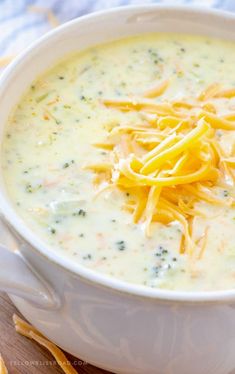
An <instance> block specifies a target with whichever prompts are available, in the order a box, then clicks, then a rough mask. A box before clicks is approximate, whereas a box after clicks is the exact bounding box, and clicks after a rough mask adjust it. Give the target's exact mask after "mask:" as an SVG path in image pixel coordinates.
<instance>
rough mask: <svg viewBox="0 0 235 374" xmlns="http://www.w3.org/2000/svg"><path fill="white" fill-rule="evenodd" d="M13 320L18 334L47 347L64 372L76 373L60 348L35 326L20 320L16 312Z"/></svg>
mask: <svg viewBox="0 0 235 374" xmlns="http://www.w3.org/2000/svg"><path fill="white" fill-rule="evenodd" d="M13 322H14V324H15V329H16V331H17V332H18V333H19V334H21V335H24V336H26V337H27V338H30V339H32V340H34V341H36V342H37V343H39V344H40V345H42V346H43V347H45V348H46V349H48V351H49V352H50V353H51V354H52V356H53V357H54V358H55V359H56V361H57V363H58V365H59V366H60V367H61V369H62V370H63V372H64V373H65V374H77V371H76V370H75V369H74V368H73V366H72V365H71V363H70V362H69V361H68V359H67V358H66V356H65V355H64V353H63V352H62V351H61V349H60V348H58V347H57V346H56V345H55V344H54V343H52V342H50V341H49V340H48V339H46V338H45V337H44V336H43V335H42V334H41V333H40V332H39V331H38V330H37V329H35V327H33V326H32V325H30V324H29V323H27V322H25V321H24V320H22V319H21V318H20V317H18V316H17V315H16V314H14V315H13ZM3 373H4V372H3Z"/></svg>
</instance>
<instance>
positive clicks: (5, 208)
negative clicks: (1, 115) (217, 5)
mask: <svg viewBox="0 0 235 374" xmlns="http://www.w3.org/2000/svg"><path fill="white" fill-rule="evenodd" d="M151 9H152V10H166V11H171V12H174V11H177V12H182V13H184V12H189V13H191V14H197V15H198V14H199V15H200V14H202V15H207V16H210V15H214V16H217V17H218V18H221V19H224V20H233V21H235V14H233V13H231V12H228V11H225V10H220V9H211V8H206V7H205V8H202V7H200V8H199V6H187V5H162V4H147V5H129V6H122V7H115V8H111V9H107V10H103V11H99V12H94V13H91V14H88V15H85V16H82V17H78V18H75V19H73V20H71V21H69V22H66V23H64V24H62V25H61V26H59V27H57V28H56V29H54V30H51V31H49V32H47V33H46V34H44V35H43V36H41V37H40V38H38V39H37V40H36V41H34V42H33V43H32V44H31V45H30V46H29V47H27V48H26V49H25V50H24V51H23V52H21V53H20V54H19V55H18V56H17V57H16V58H15V59H14V60H13V61H12V62H11V63H10V64H9V66H7V67H6V69H5V70H4V72H3V73H2V74H1V77H0V96H2V94H3V93H4V90H5V88H4V86H7V84H8V82H10V81H11V75H12V73H13V72H14V70H15V68H16V66H17V65H19V64H24V60H25V58H27V56H28V55H30V53H32V52H33V51H34V50H35V49H36V48H37V47H39V46H40V45H42V44H44V42H45V41H48V39H51V38H52V37H53V36H54V35H57V34H60V33H62V32H63V30H65V29H69V28H70V27H72V26H74V25H79V24H80V23H82V22H84V21H86V20H90V19H96V18H99V17H102V16H109V15H111V14H114V13H118V14H123V13H126V12H129V11H130V10H133V11H134V10H138V11H141V12H144V11H149V10H151ZM0 105H1V104H0ZM0 207H1V208H0V212H1V213H0V214H1V216H2V219H3V220H4V221H5V222H6V223H7V224H8V225H9V226H10V227H11V228H12V230H13V232H15V233H16V236H17V235H19V236H20V237H21V238H22V239H23V240H24V241H26V242H27V243H29V244H30V247H31V248H30V251H32V250H33V251H34V252H36V253H37V254H40V255H41V256H42V257H44V258H45V259H47V260H48V261H50V262H52V263H54V264H55V265H57V266H59V267H61V268H63V269H65V270H67V271H68V272H70V273H72V274H75V275H77V276H79V277H81V278H83V279H84V280H86V281H88V282H89V283H91V284H93V285H95V286H102V287H105V288H108V289H109V290H110V291H113V292H114V291H118V292H120V293H122V294H123V293H124V294H128V295H131V296H138V297H142V298H149V299H152V300H157V301H159V300H162V301H164V300H165V301H172V302H180V303H181V302H184V303H223V302H228V301H232V300H235V289H228V290H220V291H172V290H165V289H164V290H163V289H153V288H150V287H147V286H142V285H138V284H132V283H128V282H124V281H121V280H119V279H116V278H111V277H110V276H108V275H105V274H102V273H99V272H97V271H95V270H91V269H89V268H86V267H85V266H82V265H80V264H79V263H75V262H73V261H72V259H70V258H69V257H68V258H66V256H63V255H58V254H57V253H56V252H55V251H53V250H51V249H50V246H48V245H47V244H46V243H44V241H43V240H41V239H40V238H39V237H38V235H37V234H36V233H34V232H33V231H32V230H31V229H30V228H29V227H28V226H27V225H26V224H25V223H24V221H23V219H22V218H21V217H20V216H19V215H18V214H17V213H16V211H15V209H14V208H13V205H11V204H10V202H8V201H7V198H6V197H5V194H4V192H3V191H2V189H0Z"/></svg>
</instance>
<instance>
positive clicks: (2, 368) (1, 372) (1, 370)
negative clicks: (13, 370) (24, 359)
mask: <svg viewBox="0 0 235 374" xmlns="http://www.w3.org/2000/svg"><path fill="white" fill-rule="evenodd" d="M0 374H8V370H7V367H6V365H5V362H4V360H3V358H2V356H1V355H0Z"/></svg>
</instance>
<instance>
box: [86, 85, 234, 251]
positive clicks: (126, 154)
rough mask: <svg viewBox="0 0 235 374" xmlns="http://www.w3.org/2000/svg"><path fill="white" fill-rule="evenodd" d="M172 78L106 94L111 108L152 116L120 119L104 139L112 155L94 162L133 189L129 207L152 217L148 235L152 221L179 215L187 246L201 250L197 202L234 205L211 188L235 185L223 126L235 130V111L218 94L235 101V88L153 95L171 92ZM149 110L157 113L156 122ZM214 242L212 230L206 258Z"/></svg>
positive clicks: (146, 220) (138, 218) (145, 219)
mask: <svg viewBox="0 0 235 374" xmlns="http://www.w3.org/2000/svg"><path fill="white" fill-rule="evenodd" d="M168 84H169V81H164V82H162V83H160V84H159V85H158V86H156V87H154V88H151V89H150V90H149V91H146V92H145V93H144V94H143V97H138V98H134V99H132V98H130V97H129V98H123V99H119V100H112V99H107V100H104V101H103V103H104V105H105V106H106V107H107V108H108V109H110V110H121V111H123V112H126V111H138V112H141V113H143V114H145V116H144V117H143V118H144V121H145V122H144V124H136V126H135V125H133V124H131V125H130V126H128V125H126V124H125V125H121V124H117V125H116V126H115V125H114V126H112V128H111V129H110V130H107V138H106V139H105V140H104V142H103V143H100V144H97V145H96V146H101V147H103V148H104V149H105V150H107V151H108V153H109V156H110V157H109V161H108V162H105V163H102V164H93V165H87V166H86V167H87V168H88V169H90V170H91V171H93V172H94V173H96V176H97V175H99V174H101V173H103V175H104V172H105V182H106V186H107V185H109V186H113V187H116V188H119V189H121V190H124V191H126V192H130V193H131V195H132V198H131V200H130V199H129V200H128V199H127V202H126V203H125V204H124V209H126V210H127V211H129V212H130V213H132V214H133V221H134V222H135V223H142V224H144V227H145V232H146V235H147V236H150V235H151V230H150V228H151V223H152V222H160V223H162V224H169V223H171V222H172V221H178V222H179V223H180V224H181V226H182V230H183V234H182V240H181V245H180V252H182V253H188V254H190V255H193V254H194V250H195V248H196V246H197V244H196V243H194V241H193V239H192V233H191V232H190V231H191V230H190V222H192V220H193V218H194V217H195V216H197V215H201V216H203V213H202V212H200V210H198V209H197V207H196V203H198V202H200V201H204V202H206V203H209V204H221V205H222V204H223V205H228V206H232V205H234V200H233V198H231V197H230V198H228V199H227V200H226V201H225V202H224V200H222V199H220V198H219V197H218V196H217V195H216V194H215V193H214V192H213V191H212V189H211V188H212V187H219V186H222V185H225V184H230V185H231V184H232V185H233V184H234V173H233V172H234V170H233V168H234V166H235V157H234V155H233V154H230V155H225V154H224V153H223V151H222V150H221V147H220V145H219V144H218V139H217V131H218V130H219V131H221V130H222V131H230V130H234V129H235V116H234V113H233V114H230V115H229V114H227V115H226V116H220V115H219V114H218V108H217V106H216V100H219V99H221V98H223V99H226V100H229V99H230V98H232V97H233V96H234V95H235V94H234V89H226V90H222V89H221V86H220V85H219V84H212V85H210V86H209V87H208V88H206V89H205V90H204V91H203V92H202V93H201V94H200V95H199V96H198V97H197V98H195V99H193V100H192V103H191V102H190V103H188V102H186V101H183V100H182V101H178V102H177V101H163V102H156V101H154V100H151V98H155V97H157V96H160V95H161V94H163V93H164V92H165V90H166V89H167V87H168ZM212 99H213V103H212V102H210V100H212ZM146 115H151V116H155V117H154V119H153V118H152V117H151V118H150V120H149V121H148V117H147V116H146ZM103 181H104V179H102V182H103ZM133 196H134V200H133ZM206 241H207V232H206V234H205V235H204V237H203V240H201V242H200V248H199V247H197V251H195V252H198V251H199V255H198V258H201V257H202V255H203V253H204V251H205V247H206Z"/></svg>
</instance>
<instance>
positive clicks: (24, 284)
mask: <svg viewBox="0 0 235 374" xmlns="http://www.w3.org/2000/svg"><path fill="white" fill-rule="evenodd" d="M0 264H1V270H0V290H1V291H5V292H7V293H9V294H12V295H15V296H20V297H22V298H24V299H26V300H27V301H30V302H31V303H33V304H34V305H36V306H37V307H39V308H43V309H57V308H58V307H59V306H60V302H59V298H58V297H57V296H56V295H55V293H54V291H53V290H52V289H51V287H50V286H49V285H48V284H47V283H46V282H45V281H44V280H43V279H41V277H40V275H39V274H37V273H36V271H35V270H34V269H33V268H32V267H31V265H30V264H29V263H27V262H26V260H25V259H24V258H23V256H22V255H21V253H20V252H19V251H18V250H15V251H11V250H8V249H7V248H6V247H4V246H3V245H2V244H0Z"/></svg>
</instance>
